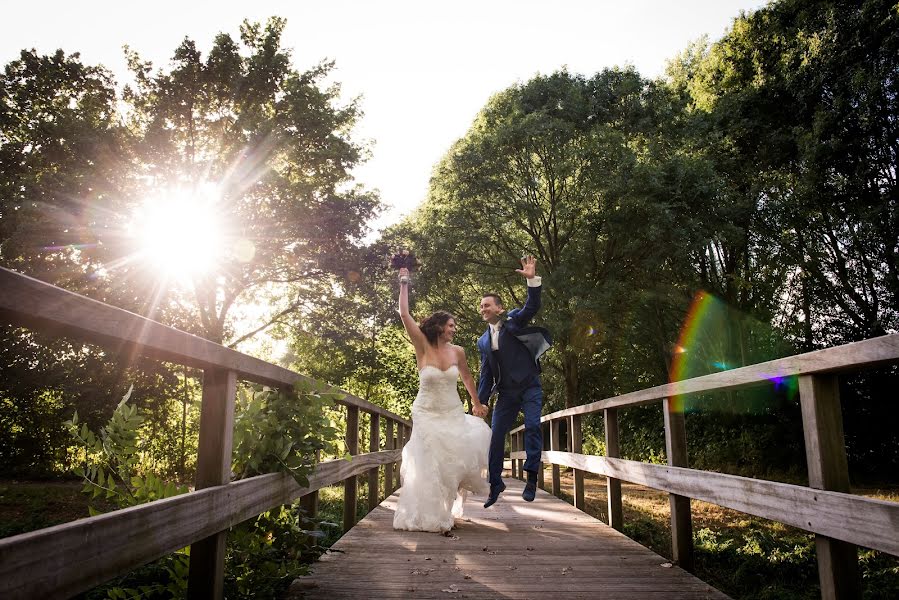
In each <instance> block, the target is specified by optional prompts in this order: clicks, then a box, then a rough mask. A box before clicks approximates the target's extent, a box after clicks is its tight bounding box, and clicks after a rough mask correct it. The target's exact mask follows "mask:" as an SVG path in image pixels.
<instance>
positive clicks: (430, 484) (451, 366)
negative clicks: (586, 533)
mask: <svg viewBox="0 0 899 600" xmlns="http://www.w3.org/2000/svg"><path fill="white" fill-rule="evenodd" d="M408 282H409V271H408V270H407V269H400V316H401V317H402V319H403V326H404V327H405V328H406V333H408V334H409V337H410V338H411V340H412V345H413V346H414V347H415V358H416V360H417V361H418V378H419V388H418V396H416V398H415V402H413V403H412V438H411V439H410V440H409V443H407V444H406V446H405V447H404V448H403V464H402V468H401V469H400V478H401V482H402V489H401V491H400V499H399V504H398V505H397V509H396V514H395V515H394V517H393V527H394V529H405V530H408V531H437V532H447V531H449V530H450V529H452V527H453V519H454V518H455V517H460V516H462V504H463V502H464V501H465V495H466V494H465V492H466V491H470V492H472V493H475V494H486V493H487V492H488V491H489V490H488V485H487V479H486V470H487V450H488V448H489V446H490V428H489V427H488V426H487V424H486V423H485V422H484V421H483V417H484V416H485V415H486V414H487V407H486V406H484V405H483V404H481V402H480V400H478V395H477V389H476V388H475V384H474V379H472V376H471V372H470V371H469V369H468V363H467V362H466V360H465V351H464V350H463V349H462V348H461V346H456V345H454V344H452V343H451V342H452V340H453V335H455V333H456V321H455V319H454V318H453V316H452V315H451V314H449V313H448V312H444V311H439V312H436V313H434V314H433V315H431V316H430V317H428V318H427V319H425V320H424V321H422V323H421V326H419V325H418V324H417V323H416V322H415V319H413V318H412V315H410V314H409V284H408ZM460 376H461V377H462V383H463V384H465V389H466V390H467V391H468V394H469V396H471V402H472V412H474V414H475V415H477V416H472V415H468V414H466V413H465V411H464V409H463V407H462V402H461V400H460V399H459V393H458V391H457V389H456V382H457V381H458V380H459V377H460Z"/></svg>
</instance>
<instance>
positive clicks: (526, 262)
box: [515, 254, 537, 279]
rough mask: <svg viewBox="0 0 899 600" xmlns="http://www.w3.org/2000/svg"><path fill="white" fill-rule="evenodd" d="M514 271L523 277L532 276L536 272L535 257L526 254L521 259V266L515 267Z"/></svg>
mask: <svg viewBox="0 0 899 600" xmlns="http://www.w3.org/2000/svg"><path fill="white" fill-rule="evenodd" d="M515 272H516V273H518V274H519V275H522V276H523V277H524V278H525V279H530V278H531V277H534V276H535V275H536V274H537V259H536V258H534V257H533V256H532V255H530V254H528V255H527V256H525V257H523V258H522V259H521V268H520V269H515Z"/></svg>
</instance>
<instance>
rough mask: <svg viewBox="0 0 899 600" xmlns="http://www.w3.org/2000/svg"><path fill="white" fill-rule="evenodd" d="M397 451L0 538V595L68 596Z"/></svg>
mask: <svg viewBox="0 0 899 600" xmlns="http://www.w3.org/2000/svg"><path fill="white" fill-rule="evenodd" d="M401 452H402V450H384V451H381V452H371V453H368V454H360V455H358V456H355V457H353V458H352V460H344V459H335V460H330V461H325V462H322V463H319V464H318V465H316V467H315V471H314V473H313V474H312V475H311V476H310V477H309V485H308V486H307V487H300V486H299V485H297V483H296V482H295V481H294V479H293V478H292V477H290V476H289V475H287V474H285V473H272V474H270V475H260V476H257V477H250V478H248V479H243V480H240V481H237V482H234V483H230V484H227V485H220V486H215V487H209V488H205V489H203V490H199V491H196V492H190V493H187V494H182V495H180V496H175V497H173V498H165V499H163V500H156V501H154V502H148V503H147V504H141V505H139V506H133V507H131V508H126V509H123V510H117V511H114V512H111V513H107V514H103V515H98V516H96V517H89V518H85V519H79V520H77V521H72V522H70V523H63V524H62V525H56V526H54V527H47V528H45V529H39V530H37V531H32V532H29V533H23V534H20V535H16V536H12V537H8V538H4V539H0V598H69V597H71V596H73V595H75V594H78V593H80V592H83V591H86V590H89V589H91V588H92V587H94V586H96V585H98V584H100V583H103V582H104V581H107V580H109V579H111V578H113V577H116V576H117V575H122V574H124V573H127V572H129V571H131V570H132V569H134V568H136V567H139V566H141V565H143V564H146V563H148V562H150V561H152V560H155V559H157V558H160V557H162V556H165V555H167V554H171V553H172V552H174V551H176V550H178V549H180V548H184V547H185V546H188V545H190V544H192V543H194V542H195V541H197V540H200V539H203V538H206V537H208V536H211V535H214V534H215V533H217V532H219V531H223V530H227V529H228V528H229V527H232V526H234V525H236V524H238V523H240V522H242V521H245V520H247V519H250V518H252V517H255V516H256V515H258V514H260V513H262V512H265V511H267V510H269V509H271V508H274V507H276V506H280V505H282V504H287V503H289V502H292V501H293V500H295V499H296V498H299V497H300V496H303V495H305V494H309V493H310V492H314V491H315V490H318V489H320V488H322V487H326V486H329V485H333V484H335V483H338V482H340V481H342V480H345V479H347V478H349V477H355V476H356V475H360V474H362V473H365V472H367V471H368V470H369V469H371V468H373V467H377V466H379V465H389V464H391V463H393V462H395V461H396V460H397V459H398V457H399V455H400V453H401Z"/></svg>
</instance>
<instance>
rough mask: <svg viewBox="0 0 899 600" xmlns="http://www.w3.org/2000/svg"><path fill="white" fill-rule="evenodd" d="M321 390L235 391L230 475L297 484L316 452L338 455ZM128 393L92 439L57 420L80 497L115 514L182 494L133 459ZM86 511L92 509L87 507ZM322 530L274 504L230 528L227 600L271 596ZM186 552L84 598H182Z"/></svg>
mask: <svg viewBox="0 0 899 600" xmlns="http://www.w3.org/2000/svg"><path fill="white" fill-rule="evenodd" d="M321 388H322V386H321V385H319V384H316V383H314V382H311V381H306V380H301V381H299V382H297V384H296V385H295V386H294V387H293V388H292V389H290V390H276V389H272V388H266V387H263V386H252V387H250V388H240V393H239V397H238V401H237V403H236V406H235V423H234V452H233V460H232V472H233V473H234V476H235V477H236V478H238V479H240V478H244V477H252V476H254V475H261V474H265V473H274V472H287V473H290V474H291V475H292V476H293V477H294V479H295V480H296V481H297V483H298V484H299V485H301V486H305V485H308V479H307V477H308V475H309V474H310V473H311V472H312V470H313V469H314V467H315V464H316V462H317V460H318V459H317V455H318V454H319V453H325V454H327V455H334V454H338V453H339V450H338V444H337V442H338V439H339V434H340V429H339V427H338V426H337V424H335V423H334V422H333V420H332V413H331V411H330V409H332V408H333V407H334V401H335V400H336V399H338V398H339V395H338V394H335V393H332V392H324V391H322V389H321ZM132 391H133V386H132V387H131V388H129V390H128V393H127V394H125V396H124V397H123V398H122V400H121V402H119V404H118V406H117V407H116V409H115V411H114V412H113V414H112V417H111V418H110V419H109V422H108V423H107V424H106V425H105V426H104V427H102V428H101V429H100V430H99V432H98V433H94V432H93V431H91V429H90V428H89V427H88V426H87V424H86V423H81V422H80V421H79V419H78V415H77V413H76V414H75V415H74V416H73V418H72V419H71V420H70V421H67V422H66V423H65V426H66V428H67V429H68V430H69V432H70V434H71V435H72V437H73V439H74V440H75V441H76V443H77V444H78V447H79V448H80V449H81V450H82V451H83V453H84V466H83V467H79V468H78V469H77V470H76V472H77V473H78V474H79V476H81V477H82V479H83V480H84V488H83V491H84V492H85V493H87V494H89V495H90V496H91V498H92V500H98V499H102V500H105V501H106V502H109V503H113V504H114V505H116V506H118V507H119V508H124V507H127V506H134V505H136V504H142V503H144V502H151V501H153V500H159V499H162V498H167V497H171V496H174V495H177V494H181V493H184V492H186V491H187V489H186V487H184V486H178V485H176V484H175V483H172V482H167V481H165V480H164V479H163V478H161V477H160V476H158V474H156V473H153V472H152V471H151V470H149V469H148V468H147V466H146V465H144V464H143V463H142V462H141V453H140V448H141V445H142V441H143V438H144V437H145V436H146V435H148V434H149V433H150V432H149V428H148V423H147V421H146V419H145V417H144V416H143V415H141V414H140V413H139V411H138V410H137V407H135V406H133V405H129V404H128V400H129V398H130V396H131V393H132ZM90 513H91V515H95V514H99V511H98V510H97V509H96V508H94V506H91V507H90ZM331 525H332V524H331V523H328V522H327V521H326V520H323V519H311V518H309V517H308V516H306V515H305V514H303V512H302V510H300V509H299V507H298V506H282V507H278V508H275V509H272V510H271V511H268V512H266V513H263V514H262V515H260V516H259V517H257V518H256V519H254V520H252V521H248V522H244V523H241V524H239V525H237V526H235V527H233V528H232V529H231V530H230V532H229V536H228V550H227V557H226V573H227V577H226V582H225V586H226V589H227V590H228V595H229V597H235V598H249V597H263V598H268V597H270V598H276V597H280V595H281V594H283V592H284V591H286V589H287V587H288V586H289V584H290V582H291V581H292V580H293V579H294V578H296V577H297V576H299V575H302V574H303V573H305V569H306V566H305V565H307V564H308V563H310V562H311V561H312V560H314V559H315V558H316V557H317V556H318V555H319V554H321V552H323V551H324V550H325V547H324V546H323V545H322V544H321V541H320V540H321V538H322V537H323V536H324V535H325V531H326V529H327V528H328V527H329V526H331ZM188 550H189V549H183V550H180V551H178V552H176V553H174V554H172V555H170V556H167V557H164V558H162V559H160V560H158V561H156V562H154V563H151V564H149V565H146V566H144V567H141V568H139V569H136V570H135V571H133V572H131V573H129V574H127V575H125V576H123V577H120V578H118V579H117V580H116V581H114V582H112V583H110V584H107V585H105V586H101V587H100V588H97V589H96V590H94V591H93V592H91V593H89V594H88V597H89V598H94V597H97V598H100V597H108V598H126V597H127V598H133V597H138V596H140V597H143V598H171V597H174V598H180V597H184V595H185V594H186V592H187V573H188V566H189V555H188Z"/></svg>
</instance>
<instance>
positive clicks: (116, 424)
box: [65, 386, 187, 515]
mask: <svg viewBox="0 0 899 600" xmlns="http://www.w3.org/2000/svg"><path fill="white" fill-rule="evenodd" d="M133 390H134V386H131V387H130V388H128V392H127V393H126V394H125V396H123V397H122V400H121V402H119V404H118V406H117V407H116V409H115V411H113V413H112V417H111V418H110V419H109V422H108V423H107V424H106V426H104V427H102V428H100V431H99V433H96V434H95V433H94V432H93V431H91V430H90V428H88V426H87V423H80V427H79V420H78V413H77V412H76V413H75V414H74V415H73V416H72V419H71V420H70V421H66V422H65V426H66V427H67V428H68V430H69V433H70V434H71V436H72V439H73V440H74V441H75V443H76V444H77V445H78V447H79V448H80V449H81V450H83V451H84V454H85V459H84V465H83V466H80V467H77V468H76V469H75V473H76V474H77V475H78V476H79V477H81V478H82V479H83V481H84V490H83V491H84V492H85V493H88V494H90V495H91V497H92V498H94V499H96V498H99V497H103V498H104V499H105V500H108V501H111V502H113V503H115V504H116V505H118V506H119V507H120V508H125V507H128V506H134V505H136V504H143V503H144V502H150V501H153V500H159V499H162V498H169V497H171V496H176V495H178V494H183V493H184V492H186V491H187V487H186V486H179V485H176V484H175V483H173V482H167V481H164V480H162V479H161V478H159V477H158V476H156V475H155V474H154V473H152V472H146V471H145V470H144V469H143V468H142V465H141V462H140V455H139V449H140V441H141V434H142V433H143V432H142V431H141V429H142V427H144V417H143V416H141V415H140V414H139V413H138V410H137V407H136V406H133V405H129V404H128V399H129V398H130V397H131V392H132V391H133ZM139 473H141V474H139ZM90 513H91V515H95V514H99V511H98V510H97V509H95V508H94V507H93V506H91V507H90Z"/></svg>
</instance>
